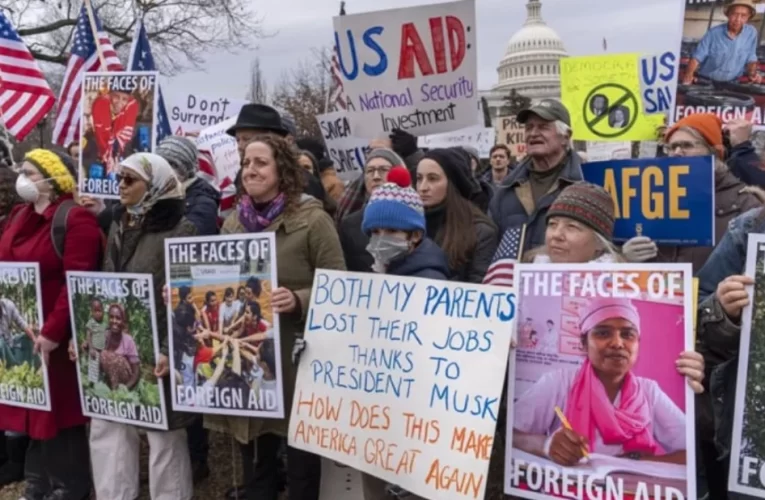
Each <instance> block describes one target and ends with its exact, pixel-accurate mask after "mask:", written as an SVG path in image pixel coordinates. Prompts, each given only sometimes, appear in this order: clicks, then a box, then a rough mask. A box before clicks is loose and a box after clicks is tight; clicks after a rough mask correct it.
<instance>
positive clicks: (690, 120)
mask: <svg viewBox="0 0 765 500" xmlns="http://www.w3.org/2000/svg"><path fill="white" fill-rule="evenodd" d="M683 127H689V128H692V129H694V130H695V131H696V132H698V133H699V134H701V136H702V137H703V138H704V140H706V141H707V143H709V145H710V146H712V148H713V149H714V150H715V152H716V153H717V156H718V157H720V158H723V157H724V155H725V149H724V148H723V134H722V120H720V118H719V117H718V116H717V115H714V114H712V113H694V114H692V115H688V116H686V117H685V118H683V119H682V120H680V121H679V122H675V124H674V125H672V126H671V127H670V128H669V130H667V132H666V134H664V142H669V138H670V137H672V134H674V133H675V132H677V130H678V129H681V128H683Z"/></svg>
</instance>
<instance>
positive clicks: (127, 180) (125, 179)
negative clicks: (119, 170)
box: [114, 174, 138, 187]
mask: <svg viewBox="0 0 765 500" xmlns="http://www.w3.org/2000/svg"><path fill="white" fill-rule="evenodd" d="M114 178H115V179H117V184H123V183H124V184H125V187H130V186H132V185H133V184H135V183H136V182H138V179H136V178H135V177H132V176H130V175H124V174H116V175H115V176H114Z"/></svg>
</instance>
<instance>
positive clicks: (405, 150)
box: [390, 128, 418, 160]
mask: <svg viewBox="0 0 765 500" xmlns="http://www.w3.org/2000/svg"><path fill="white" fill-rule="evenodd" d="M390 142H391V145H392V146H393V151H394V152H395V153H396V154H397V155H399V156H400V157H401V158H403V159H404V160H406V158H407V157H409V156H412V155H413V154H414V153H416V152H417V149H418V148H417V138H416V137H415V136H413V135H412V134H410V133H409V132H405V131H403V130H401V129H398V128H394V129H393V132H392V133H391V134H390Z"/></svg>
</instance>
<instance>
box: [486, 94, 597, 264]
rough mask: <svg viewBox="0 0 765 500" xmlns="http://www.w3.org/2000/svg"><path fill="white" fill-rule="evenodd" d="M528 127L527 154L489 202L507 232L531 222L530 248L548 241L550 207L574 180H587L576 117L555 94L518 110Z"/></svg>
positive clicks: (527, 242) (527, 245)
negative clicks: (574, 134) (575, 138)
mask: <svg viewBox="0 0 765 500" xmlns="http://www.w3.org/2000/svg"><path fill="white" fill-rule="evenodd" d="M517 120H518V123H522V124H524V126H525V129H526V150H527V155H526V158H525V159H524V160H523V162H521V163H520V164H519V165H518V166H517V167H515V168H514V169H513V170H512V171H511V172H510V175H508V176H507V177H506V178H505V180H504V181H503V182H502V184H500V185H499V186H497V188H496V191H495V194H494V198H493V199H492V200H491V203H490V204H489V213H490V215H491V217H492V219H493V220H494V223H495V224H496V225H497V227H498V228H499V229H500V234H504V233H505V231H507V230H508V229H510V228H514V227H518V226H521V225H523V224H526V238H525V241H524V249H530V248H536V247H538V246H541V245H543V244H544V240H545V228H546V226H547V222H546V219H547V217H546V215H547V210H548V208H550V205H552V203H553V201H555V198H557V197H558V195H559V194H560V192H561V191H562V190H563V189H564V188H565V187H566V186H568V185H570V184H573V183H575V182H579V181H581V180H582V170H581V160H580V158H579V156H578V155H577V154H576V153H575V152H574V151H573V148H572V147H571V117H570V115H569V113H568V110H567V109H566V107H565V106H564V105H563V104H561V103H560V102H558V101H556V100H554V99H544V100H542V101H540V102H539V103H538V104H535V105H533V106H532V107H530V108H528V109H524V110H523V111H521V112H520V113H518V117H517Z"/></svg>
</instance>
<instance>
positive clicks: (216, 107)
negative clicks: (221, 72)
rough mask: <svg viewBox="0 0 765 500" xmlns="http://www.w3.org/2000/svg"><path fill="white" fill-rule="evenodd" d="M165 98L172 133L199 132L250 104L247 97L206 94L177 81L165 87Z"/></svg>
mask: <svg viewBox="0 0 765 500" xmlns="http://www.w3.org/2000/svg"><path fill="white" fill-rule="evenodd" d="M163 88H165V87H163ZM168 90H169V91H168ZM164 98H165V107H166V108H167V115H168V118H169V119H170V128H171V130H172V131H173V135H186V134H189V133H196V132H199V131H201V130H203V129H205V128H207V127H211V126H213V125H217V124H218V123H220V122H222V121H223V120H225V119H227V118H231V117H234V118H236V116H237V115H239V110H240V109H242V106H244V105H245V104H247V101H246V100H245V99H229V98H228V97H225V96H223V97H221V96H219V97H211V96H203V95H200V94H198V93H196V92H189V91H186V90H183V89H182V88H179V86H177V85H175V86H171V87H170V88H169V89H166V91H165V92H164Z"/></svg>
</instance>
